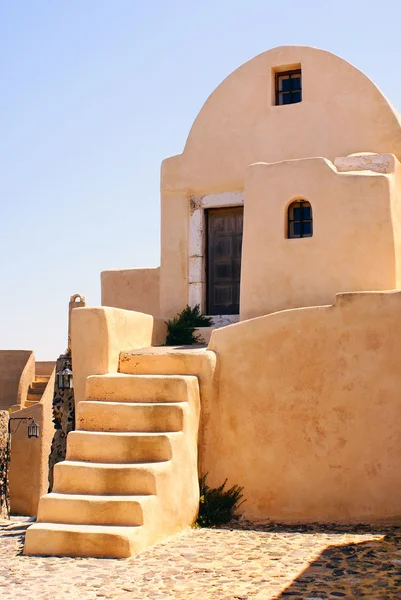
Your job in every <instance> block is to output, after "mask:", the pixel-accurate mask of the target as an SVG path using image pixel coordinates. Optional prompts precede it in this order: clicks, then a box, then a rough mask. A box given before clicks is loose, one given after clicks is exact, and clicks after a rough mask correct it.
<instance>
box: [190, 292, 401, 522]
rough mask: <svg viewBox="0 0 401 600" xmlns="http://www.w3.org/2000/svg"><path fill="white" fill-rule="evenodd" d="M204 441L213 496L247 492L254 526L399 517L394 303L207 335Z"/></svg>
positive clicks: (385, 298)
mask: <svg viewBox="0 0 401 600" xmlns="http://www.w3.org/2000/svg"><path fill="white" fill-rule="evenodd" d="M209 349H210V350H213V351H214V352H215V353H216V355H217V381H216V383H215V397H214V401H213V402H211V403H210V406H209V417H208V427H207V429H206V430H205V432H204V435H205V436H206V438H205V443H204V446H203V448H204V453H203V458H202V464H203V468H204V470H205V472H206V471H208V472H209V477H210V484H211V485H212V484H213V485H219V484H220V483H221V482H222V481H224V480H225V478H228V484H231V485H232V484H238V485H241V486H243V487H244V496H245V498H246V503H245V504H244V505H243V506H242V507H241V511H242V512H243V513H244V514H245V515H246V516H247V517H249V518H251V519H266V518H268V519H272V520H277V521H298V520H299V521H352V520H355V521H364V520H366V521H370V520H378V519H391V518H393V517H396V516H399V515H401V496H400V493H399V492H400V489H401V471H400V468H399V465H400V460H401V437H400V434H399V423H400V420H401V393H400V390H401V371H400V368H399V356H400V354H401V292H384V293H366V294H344V295H339V296H337V302H336V304H335V305H334V306H329V307H313V308H305V309H295V310H289V311H284V312H280V313H275V314H271V315H267V316H264V317H260V318H257V319H252V320H249V321H244V322H242V323H238V324H235V325H231V326H229V327H226V328H224V329H220V330H215V331H214V332H213V334H212V338H211V342H210V344H209Z"/></svg>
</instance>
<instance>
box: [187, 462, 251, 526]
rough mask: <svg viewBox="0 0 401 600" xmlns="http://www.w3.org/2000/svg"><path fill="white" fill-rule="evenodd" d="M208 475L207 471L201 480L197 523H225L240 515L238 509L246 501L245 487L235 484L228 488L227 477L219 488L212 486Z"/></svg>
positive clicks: (205, 524) (203, 524) (199, 524)
mask: <svg viewBox="0 0 401 600" xmlns="http://www.w3.org/2000/svg"><path fill="white" fill-rule="evenodd" d="M206 477H207V473H206V475H203V476H202V477H201V478H200V480H199V488H200V500H199V514H198V518H197V520H196V525H198V526H199V527H214V526H216V525H224V524H225V523H228V522H229V521H231V520H232V519H234V518H235V517H237V516H238V515H237V514H236V511H237V509H238V508H239V507H240V506H241V504H243V503H244V502H245V500H242V498H243V495H242V491H243V489H244V488H242V487H240V486H239V485H233V486H232V487H231V488H230V489H228V490H226V489H225V487H226V483H227V479H226V480H225V482H224V483H222V485H220V486H219V487H218V488H210V487H209V486H208V485H207V483H206ZM241 500H242V502H241Z"/></svg>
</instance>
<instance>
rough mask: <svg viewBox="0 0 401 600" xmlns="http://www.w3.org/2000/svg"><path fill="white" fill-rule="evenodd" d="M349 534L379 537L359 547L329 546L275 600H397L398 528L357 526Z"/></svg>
mask: <svg viewBox="0 0 401 600" xmlns="http://www.w3.org/2000/svg"><path fill="white" fill-rule="evenodd" d="M338 531H339V530H338ZM353 531H354V533H364V534H366V533H373V534H378V533H380V534H383V536H382V538H381V539H379V540H371V541H367V542H362V543H359V544H356V543H351V544H346V545H340V546H329V547H328V548H327V549H326V550H324V551H323V552H322V553H321V554H320V555H319V557H318V558H317V560H315V561H313V562H312V563H311V564H310V566H309V567H308V568H307V569H305V570H304V571H303V572H302V573H301V574H300V575H299V577H297V578H296V579H295V580H294V581H293V582H292V583H291V585H289V586H288V587H287V588H286V589H285V590H284V591H283V592H282V593H281V594H280V595H279V596H278V597H277V598H278V600H279V599H281V598H283V599H284V598H311V599H312V598H314V599H316V600H317V599H318V598H319V599H322V600H323V599H324V598H333V599H334V598H345V599H347V600H349V599H351V598H369V600H384V599H388V600H391V599H394V600H396V599H397V598H401V593H400V590H401V551H400V542H401V528H391V529H390V528H385V531H384V530H383V529H381V528H380V529H379V530H378V528H375V529H372V528H371V527H369V526H366V527H363V526H358V527H356V528H355V529H354V530H353ZM342 533H343V532H342Z"/></svg>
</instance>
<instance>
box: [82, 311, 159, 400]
mask: <svg viewBox="0 0 401 600" xmlns="http://www.w3.org/2000/svg"><path fill="white" fill-rule="evenodd" d="M165 339H166V325H165V323H164V321H163V320H162V319H157V318H154V317H152V316H151V315H145V314H143V313H139V312H134V311H131V310H123V309H119V308H110V307H86V308H75V309H74V310H73V311H72V313H71V342H72V347H71V350H72V365H73V370H74V396H75V403H76V404H77V403H78V402H80V401H81V400H84V399H85V381H86V378H87V377H88V376H89V375H104V374H105V373H116V372H117V371H118V363H119V359H120V352H122V351H123V350H130V349H132V350H133V349H135V348H144V347H148V346H151V345H160V344H162V343H164V341H165Z"/></svg>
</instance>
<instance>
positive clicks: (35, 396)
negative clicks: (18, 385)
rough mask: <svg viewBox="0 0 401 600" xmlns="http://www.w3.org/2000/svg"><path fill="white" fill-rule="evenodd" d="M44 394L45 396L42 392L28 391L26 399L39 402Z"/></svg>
mask: <svg viewBox="0 0 401 600" xmlns="http://www.w3.org/2000/svg"><path fill="white" fill-rule="evenodd" d="M42 396H43V394H42V392H39V393H35V392H32V391H31V392H30V391H28V394H27V397H26V399H27V400H28V401H31V402H39V400H40V399H41V397H42Z"/></svg>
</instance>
